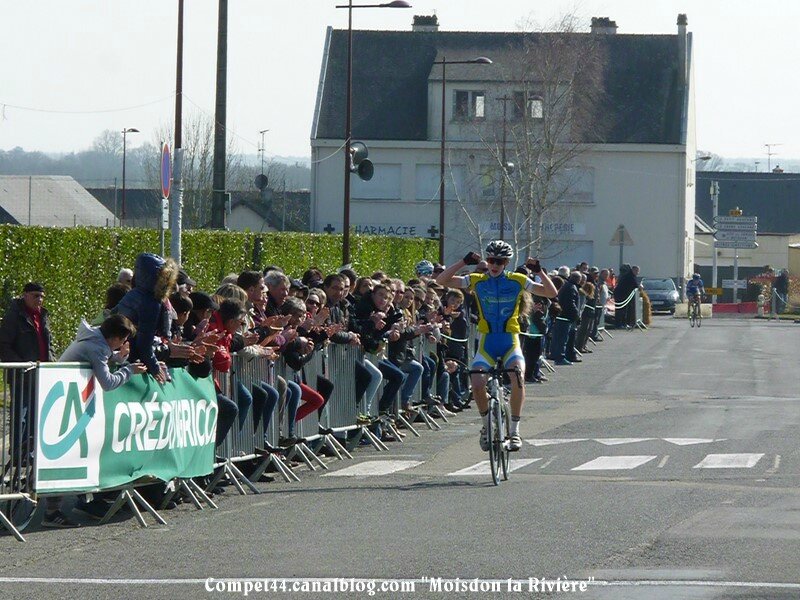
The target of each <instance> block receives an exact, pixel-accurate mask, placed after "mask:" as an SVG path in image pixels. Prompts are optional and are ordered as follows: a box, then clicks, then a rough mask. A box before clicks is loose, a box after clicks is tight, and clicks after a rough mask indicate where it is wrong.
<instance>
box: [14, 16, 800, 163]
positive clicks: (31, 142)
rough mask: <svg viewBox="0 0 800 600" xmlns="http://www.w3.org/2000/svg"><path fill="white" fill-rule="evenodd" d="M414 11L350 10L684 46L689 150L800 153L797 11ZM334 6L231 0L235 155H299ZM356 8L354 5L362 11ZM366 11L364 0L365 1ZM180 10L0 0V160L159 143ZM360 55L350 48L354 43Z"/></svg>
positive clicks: (198, 87)
mask: <svg viewBox="0 0 800 600" xmlns="http://www.w3.org/2000/svg"><path fill="white" fill-rule="evenodd" d="M410 2H411V3H412V4H413V8H411V9H362V10H354V11H353V21H354V28H355V29H392V30H410V28H411V21H412V17H413V15H415V14H432V13H434V12H435V13H436V14H437V15H438V17H439V22H440V28H441V29H442V30H458V31H518V30H519V27H520V22H521V21H522V20H523V19H533V20H534V21H536V22H539V23H542V24H546V23H549V22H552V21H553V20H554V19H556V18H557V17H559V16H561V15H564V14H567V13H576V14H578V15H580V16H581V17H583V21H584V22H585V23H586V30H587V31H588V29H589V21H590V19H591V17H593V16H607V17H610V18H611V19H613V20H615V21H616V22H617V25H618V26H619V29H618V33H626V34H628V33H633V34H636V33H639V34H641V33H667V34H672V33H676V31H677V26H676V19H677V15H678V13H686V14H687V15H688V20H689V31H690V32H692V34H693V37H694V53H695V55H694V56H695V63H694V67H695V73H694V76H695V86H696V87H695V97H696V106H697V145H698V148H700V149H703V150H706V151H710V152H713V153H715V154H719V155H722V156H725V157H728V158H733V157H744V156H747V157H764V161H765V162H766V155H765V152H766V149H765V147H764V144H777V145H775V146H773V148H772V151H773V152H774V153H776V156H774V157H773V158H772V163H773V165H774V164H776V163H779V162H780V160H781V158H800V110H798V109H797V98H798V97H800V77H797V75H796V65H797V58H798V51H797V49H796V28H797V23H798V22H800V2H798V1H797V0H761V1H760V2H753V1H752V0H682V1H673V0H582V1H578V2H575V1H574V0H573V1H564V0H547V1H546V2H544V1H535V2H531V0H410ZM337 3H343V0H230V1H229V3H228V4H229V7H228V19H229V34H228V53H229V59H228V61H229V62H228V127H229V133H231V134H232V135H233V136H234V138H235V144H236V146H237V149H238V150H239V151H240V152H242V153H245V154H255V153H256V152H257V149H258V146H259V142H260V139H261V136H260V134H259V131H261V130H263V129H269V131H268V132H267V133H266V134H265V143H266V154H267V156H272V155H281V156H298V157H304V156H308V155H309V154H310V149H309V135H310V130H311V121H312V116H313V109H314V102H315V99H316V93H317V86H318V82H319V74H320V65H321V59H322V49H323V42H324V39H325V31H326V28H327V27H328V26H329V25H330V26H333V27H334V28H337V29H344V28H346V27H347V11H346V10H341V9H338V10H337V9H336V8H335V5H336V4H337ZM362 3H363V2H362ZM368 3H375V2H372V1H371V2H368ZM177 4H178V2H177V0H68V1H64V0H28V1H24V2H23V1H21V0H0V15H2V17H0V23H2V25H3V26H2V27H0V32H1V33H0V50H2V56H3V59H2V60H0V150H10V149H12V148H14V147H17V146H20V147H22V148H23V149H25V150H28V151H33V150H39V151H43V152H71V151H80V150H85V149H88V148H89V147H90V146H91V144H92V140H93V139H94V138H95V137H96V136H97V135H98V134H99V133H100V132H102V131H103V130H105V129H112V130H113V129H115V130H120V131H121V130H122V129H123V128H130V127H135V128H137V129H139V130H140V131H141V133H139V134H131V135H130V136H129V137H128V143H129V145H130V147H135V146H137V145H139V144H141V143H143V142H151V143H157V142H158V139H157V133H156V131H157V130H158V129H159V128H162V129H163V127H164V126H166V125H167V124H169V123H170V122H171V120H172V118H173V115H174V91H175V52H176V30H177ZM185 4H186V12H185V51H184V53H185V54H184V98H185V100H184V117H186V116H187V115H188V114H189V113H190V112H199V113H205V114H207V115H209V116H213V114H214V86H215V72H216V27H217V11H218V3H217V0H186V3H185ZM355 51H356V52H357V51H358V49H357V48H356V50H355Z"/></svg>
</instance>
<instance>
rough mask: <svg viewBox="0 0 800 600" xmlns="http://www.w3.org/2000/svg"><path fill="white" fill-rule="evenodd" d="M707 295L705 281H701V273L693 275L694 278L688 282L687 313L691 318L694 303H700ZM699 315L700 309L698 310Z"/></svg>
mask: <svg viewBox="0 0 800 600" xmlns="http://www.w3.org/2000/svg"><path fill="white" fill-rule="evenodd" d="M705 293H706V290H705V288H704V287H703V280H702V279H700V273H695V274H694V275H692V278H691V279H690V280H689V281H687V282H686V301H687V303H688V306H687V313H688V314H689V316H691V315H692V310H691V309H692V303H695V302H696V303H697V304H699V303H700V298H702V297H703V296H704V295H705ZM698 313H699V308H698Z"/></svg>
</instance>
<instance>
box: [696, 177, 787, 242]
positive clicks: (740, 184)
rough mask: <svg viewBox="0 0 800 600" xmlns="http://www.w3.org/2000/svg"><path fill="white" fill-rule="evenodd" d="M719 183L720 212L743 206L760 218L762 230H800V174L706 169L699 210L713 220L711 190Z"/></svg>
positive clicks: (700, 186)
mask: <svg viewBox="0 0 800 600" xmlns="http://www.w3.org/2000/svg"><path fill="white" fill-rule="evenodd" d="M712 181H718V182H719V206H718V213H719V214H720V215H727V214H728V211H729V210H731V209H733V208H736V207H739V208H741V209H742V211H743V212H744V214H745V215H748V216H749V215H752V216H756V217H758V233H759V234H762V233H783V234H786V233H800V173H741V172H739V173H737V172H729V171H702V172H698V173H697V177H696V183H695V212H696V213H697V215H699V216H700V218H701V219H703V220H704V221H705V222H706V223H712V222H713V220H714V219H713V206H712V201H711V194H710V193H709V189H710V187H711V182H712Z"/></svg>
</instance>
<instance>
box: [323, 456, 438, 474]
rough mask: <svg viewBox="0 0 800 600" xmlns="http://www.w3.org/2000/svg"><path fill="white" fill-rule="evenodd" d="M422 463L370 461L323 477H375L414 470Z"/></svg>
mask: <svg viewBox="0 0 800 600" xmlns="http://www.w3.org/2000/svg"><path fill="white" fill-rule="evenodd" d="M422 463H423V461H421V460H368V461H364V462H362V463H359V464H357V465H352V466H350V467H347V468H344V469H340V470H338V471H334V472H332V473H325V474H324V475H323V477H375V476H377V475H389V474H391V473H396V472H397V471H405V470H406V469H412V468H414V467H416V466H418V465H421V464H422Z"/></svg>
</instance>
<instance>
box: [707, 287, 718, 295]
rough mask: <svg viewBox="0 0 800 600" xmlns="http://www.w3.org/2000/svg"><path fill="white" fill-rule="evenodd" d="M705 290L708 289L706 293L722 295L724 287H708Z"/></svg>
mask: <svg viewBox="0 0 800 600" xmlns="http://www.w3.org/2000/svg"><path fill="white" fill-rule="evenodd" d="M705 290H706V294H707V295H709V296H721V295H722V288H721V287H718V288H712V287H707V288H705Z"/></svg>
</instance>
